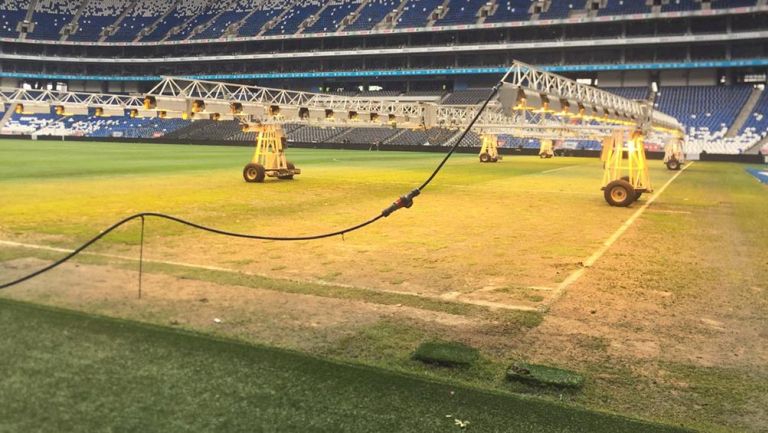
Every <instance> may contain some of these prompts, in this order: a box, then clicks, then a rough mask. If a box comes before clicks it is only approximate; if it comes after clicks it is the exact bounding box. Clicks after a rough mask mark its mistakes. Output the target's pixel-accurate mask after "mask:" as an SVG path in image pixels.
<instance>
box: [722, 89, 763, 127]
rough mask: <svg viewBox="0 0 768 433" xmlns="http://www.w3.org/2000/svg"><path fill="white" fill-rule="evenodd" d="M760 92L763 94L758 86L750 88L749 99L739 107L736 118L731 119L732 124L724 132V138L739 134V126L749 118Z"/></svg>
mask: <svg viewBox="0 0 768 433" xmlns="http://www.w3.org/2000/svg"><path fill="white" fill-rule="evenodd" d="M762 94H763V89H761V88H759V87H755V88H754V89H752V93H751V94H750V95H749V99H747V102H746V103H745V104H744V106H743V107H742V108H741V111H740V112H739V115H738V116H736V120H734V121H733V124H732V125H731V127H730V128H728V132H727V133H726V134H725V137H726V138H733V137H735V136H736V135H738V134H739V131H741V128H742V127H743V126H744V124H745V123H747V120H748V119H749V116H750V115H751V114H752V111H754V109H755V106H756V105H757V101H759V100H760V95H762Z"/></svg>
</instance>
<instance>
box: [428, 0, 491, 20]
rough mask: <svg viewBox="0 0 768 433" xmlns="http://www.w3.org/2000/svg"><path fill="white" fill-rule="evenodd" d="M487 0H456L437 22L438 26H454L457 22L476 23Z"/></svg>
mask: <svg viewBox="0 0 768 433" xmlns="http://www.w3.org/2000/svg"><path fill="white" fill-rule="evenodd" d="M486 3H487V1H486V0H454V1H453V2H451V4H450V5H449V6H448V12H446V13H445V15H444V16H443V17H442V18H440V19H439V20H437V21H436V22H435V25H437V26H453V25H456V24H467V23H470V24H474V23H475V22H476V21H477V14H478V11H479V10H480V7H482V6H483V5H485V4H486Z"/></svg>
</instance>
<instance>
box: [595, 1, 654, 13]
mask: <svg viewBox="0 0 768 433" xmlns="http://www.w3.org/2000/svg"><path fill="white" fill-rule="evenodd" d="M597 13H598V15H624V14H648V13H651V7H650V6H648V5H647V4H646V3H645V1H643V0H608V3H607V4H606V5H605V8H602V9H600V10H599V11H598V12H597Z"/></svg>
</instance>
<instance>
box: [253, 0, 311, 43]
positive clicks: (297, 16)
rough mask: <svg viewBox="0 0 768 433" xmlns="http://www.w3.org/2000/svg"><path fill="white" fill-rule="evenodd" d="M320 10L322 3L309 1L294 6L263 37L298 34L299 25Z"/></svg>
mask: <svg viewBox="0 0 768 433" xmlns="http://www.w3.org/2000/svg"><path fill="white" fill-rule="evenodd" d="M320 8H322V2H319V1H309V2H306V3H304V4H300V5H296V6H294V7H293V8H291V9H290V10H289V11H288V12H287V13H286V14H285V15H284V16H283V19H282V20H281V21H280V22H279V23H277V24H276V25H275V26H274V27H272V28H270V29H269V30H267V31H266V32H264V34H265V35H291V34H294V33H296V32H298V30H299V27H300V26H301V24H303V23H304V21H306V20H307V19H308V18H309V17H310V16H312V15H314V14H315V13H317V11H319V10H320Z"/></svg>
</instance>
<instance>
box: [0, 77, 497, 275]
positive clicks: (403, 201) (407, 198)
mask: <svg viewBox="0 0 768 433" xmlns="http://www.w3.org/2000/svg"><path fill="white" fill-rule="evenodd" d="M500 86H501V82H499V83H498V84H496V85H495V86H494V87H493V89H491V93H490V94H489V95H488V98H487V99H486V100H485V102H483V104H482V106H481V107H480V109H479V110H478V111H477V113H476V114H475V117H474V118H473V119H472V121H471V122H470V123H469V124H468V125H467V127H466V128H465V129H464V131H463V132H462V133H461V135H460V136H459V138H458V139H457V140H456V143H454V144H453V145H452V146H451V148H450V150H449V151H448V153H447V154H446V155H445V157H444V158H443V160H442V161H440V164H438V165H437V167H436V168H435V170H434V171H433V172H432V174H431V175H430V176H429V177H428V178H427V180H425V181H424V183H422V184H421V186H419V187H418V188H417V189H415V190H413V191H411V192H410V193H408V194H406V195H404V196H402V197H400V198H399V199H398V200H396V201H395V202H394V203H392V205H390V206H389V207H388V208H386V209H384V210H383V211H381V213H380V214H378V215H376V216H374V217H373V218H371V219H369V220H367V221H365V222H362V223H360V224H356V225H353V226H350V227H347V228H345V229H341V230H336V231H333V232H328V233H321V234H317V235H308V236H264V235H252V234H247V233H237V232H230V231H227V230H222V229H217V228H214V227H208V226H204V225H202V224H197V223H194V222H191V221H187V220H185V219H182V218H179V217H175V216H173V215H167V214H164V213H159V212H141V213H137V214H135V215H131V216H129V217H126V218H123V219H122V220H120V221H118V222H116V223H114V224H112V225H111V226H109V227H107V229H106V230H104V231H102V232H101V233H99V234H98V235H96V236H94V237H93V238H91V239H90V240H88V241H87V242H85V243H84V244H82V245H80V246H79V247H77V248H76V249H75V250H73V251H72V252H71V253H69V254H67V255H66V256H64V257H62V258H60V259H59V260H56V261H55V262H53V263H51V264H50V265H48V266H45V267H43V268H41V269H38V270H37V271H35V272H32V273H31V274H27V275H25V276H23V277H21V278H18V279H16V280H13V281H10V282H8V283H3V284H0V289H6V288H8V287H11V286H15V285H16V284H19V283H22V282H24V281H27V280H29V279H32V278H35V277H36V276H38V275H40V274H43V273H45V272H48V271H50V270H51V269H54V268H56V267H58V266H60V265H62V264H64V263H66V262H67V261H69V260H71V259H72V258H73V257H75V256H76V255H78V254H80V253H81V252H82V251H83V250H85V249H86V248H88V247H89V246H91V245H93V244H94V243H95V242H97V241H98V240H99V239H101V238H103V237H104V236H106V235H108V234H109V233H111V232H112V231H114V230H116V229H117V228H119V227H120V226H122V225H124V224H126V223H128V222H130V221H133V220H135V219H139V218H141V219H143V218H145V217H156V218H161V219H166V220H170V221H174V222H176V223H179V224H182V225H186V226H189V227H192V228H196V229H198V230H203V231H206V232H210V233H215V234H218V235H222V236H229V237H236V238H245V239H258V240H264V241H311V240H317V239H324V238H330V237H334V236H343V235H344V234H346V233H350V232H354V231H356V230H360V229H362V228H363V227H366V226H369V225H371V224H373V223H375V222H376V221H378V220H380V219H381V218H385V217H388V216H389V215H390V214H391V213H392V212H394V211H396V210H398V209H401V208H404V207H406V208H409V207H411V205H412V204H413V198H414V197H416V196H417V195H419V193H420V192H421V191H422V190H424V189H425V188H426V187H427V186H428V185H429V184H430V183H431V182H432V180H434V178H435V176H437V174H438V173H439V172H440V170H442V169H443V166H444V165H445V163H446V162H447V161H448V159H449V158H450V157H451V155H453V153H454V152H455V151H456V148H457V147H459V144H461V142H462V140H464V137H466V135H467V134H468V133H469V131H470V130H471V129H472V126H473V125H474V124H475V122H477V119H478V118H480V115H481V114H482V112H483V111H484V110H485V107H487V106H488V103H490V102H491V99H492V98H493V97H494V95H496V92H497V91H498V90H499V87H500Z"/></svg>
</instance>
